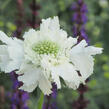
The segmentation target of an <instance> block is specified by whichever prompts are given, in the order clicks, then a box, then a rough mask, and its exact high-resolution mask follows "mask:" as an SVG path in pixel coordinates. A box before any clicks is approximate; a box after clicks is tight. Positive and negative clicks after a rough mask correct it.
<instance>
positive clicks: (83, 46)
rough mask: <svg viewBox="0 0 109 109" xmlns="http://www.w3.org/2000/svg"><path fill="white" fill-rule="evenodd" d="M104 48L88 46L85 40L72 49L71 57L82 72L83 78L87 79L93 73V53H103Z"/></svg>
mask: <svg viewBox="0 0 109 109" xmlns="http://www.w3.org/2000/svg"><path fill="white" fill-rule="evenodd" d="M102 50H103V49H102V48H98V47H93V46H87V43H86V41H85V40H82V41H81V42H80V43H79V44H77V45H76V46H74V47H73V48H72V49H71V54H70V59H71V62H72V63H73V64H74V66H75V67H76V69H77V70H78V71H79V72H80V74H81V78H83V80H86V79H87V78H88V77H89V76H90V75H91V74H92V73H93V66H94V59H93V57H92V56H93V55H96V54H101V53H102Z"/></svg>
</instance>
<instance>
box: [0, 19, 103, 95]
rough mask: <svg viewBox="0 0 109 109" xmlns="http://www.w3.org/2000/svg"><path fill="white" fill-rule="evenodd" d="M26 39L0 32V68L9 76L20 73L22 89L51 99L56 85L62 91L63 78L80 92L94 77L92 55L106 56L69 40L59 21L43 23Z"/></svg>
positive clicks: (84, 43)
mask: <svg viewBox="0 0 109 109" xmlns="http://www.w3.org/2000/svg"><path fill="white" fill-rule="evenodd" d="M23 38H24V41H21V40H19V39H17V38H13V39H12V38H9V37H7V36H6V35H5V34H4V33H3V32H0V40H1V41H2V42H3V43H5V44H3V45H0V49H1V53H0V58H1V60H2V61H0V67H1V69H2V70H3V71H5V72H10V71H12V70H18V71H16V73H17V74H19V77H18V80H19V81H22V82H23V86H21V87H20V89H23V90H24V91H28V92H32V91H33V90H34V89H35V88H36V87H37V86H39V88H40V89H41V90H42V92H43V93H44V94H47V95H49V94H51V93H52V90H51V89H52V83H54V82H55V83H56V85H57V88H58V89H59V88H61V83H60V77H61V78H63V80H64V81H65V83H66V85H67V86H68V87H69V88H73V89H77V88H78V87H79V84H80V83H85V80H86V78H88V77H89V76H90V75H91V74H92V73H93V65H94V62H93V61H94V59H93V57H92V55H96V54H100V53H102V48H97V47H93V46H88V45H87V43H86V41H85V40H82V41H81V42H80V43H78V44H77V38H72V37H68V35H67V33H66V32H65V31H64V30H62V29H60V25H59V20H58V17H54V18H53V19H51V18H48V19H46V20H44V19H43V20H42V24H41V25H40V30H38V31H35V30H33V29H30V30H29V31H28V32H26V33H25V34H24V36H23ZM76 44H77V45H76ZM1 54H2V56H5V57H6V60H5V61H4V60H3V57H2V56H1ZM1 64H2V65H1ZM10 65H11V66H10ZM78 72H79V73H78Z"/></svg>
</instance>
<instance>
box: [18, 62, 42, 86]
mask: <svg viewBox="0 0 109 109" xmlns="http://www.w3.org/2000/svg"><path fill="white" fill-rule="evenodd" d="M16 73H17V74H22V75H21V76H19V77H18V80H19V81H22V82H23V83H24V84H25V85H26V86H27V85H31V84H34V83H36V82H38V81H39V79H40V73H41V70H40V69H39V68H37V67H36V66H34V65H33V64H32V63H30V64H29V63H26V62H24V63H23V64H22V65H21V67H20V70H19V71H17V72H16Z"/></svg>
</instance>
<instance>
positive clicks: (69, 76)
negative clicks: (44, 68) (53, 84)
mask: <svg viewBox="0 0 109 109" xmlns="http://www.w3.org/2000/svg"><path fill="white" fill-rule="evenodd" d="M52 72H53V73H56V75H59V76H60V77H62V78H63V80H64V81H65V82H66V83H67V85H68V86H69V87H71V86H70V85H69V84H68V83H72V84H74V87H72V88H73V89H75V88H78V86H79V83H80V82H81V79H80V77H79V75H78V73H77V72H76V70H75V68H74V66H73V65H72V64H70V63H68V62H65V63H63V64H61V65H57V66H55V67H53V68H52Z"/></svg>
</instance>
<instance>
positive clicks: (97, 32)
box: [0, 0, 109, 109]
mask: <svg viewBox="0 0 109 109" xmlns="http://www.w3.org/2000/svg"><path fill="white" fill-rule="evenodd" d="M23 1H24V11H25V16H24V17H25V18H24V23H26V21H27V20H28V19H30V18H31V11H30V8H29V4H30V3H31V0H23ZM74 1H76V0H37V3H38V4H39V5H40V6H41V8H40V10H39V15H38V16H39V18H40V19H42V18H47V17H52V16H57V15H58V16H59V18H60V24H61V27H62V28H64V29H65V30H66V31H68V33H69V35H73V33H72V30H71V29H72V27H73V23H72V21H71V18H72V14H73V11H72V10H71V9H70V7H71V5H72V3H73V2H74ZM84 1H85V2H86V4H87V6H88V14H87V16H88V22H87V24H86V30H87V34H88V38H89V40H90V44H91V45H95V46H97V47H103V48H104V52H103V54H102V55H99V56H98V55H97V56H96V57H95V58H96V60H95V66H94V74H93V75H92V76H91V77H90V81H89V82H88V84H87V85H88V86H89V90H88V92H87V93H86V94H85V97H86V98H87V99H88V100H90V104H89V105H88V107H87V109H109V0H84ZM16 13H17V4H16V0H0V30H3V31H4V32H6V33H7V34H8V35H9V36H11V35H12V34H13V32H14V31H15V30H16V25H15V20H16V19H17V18H16ZM28 28H29V27H25V29H24V30H28ZM24 30H23V33H24ZM0 85H2V86H4V88H5V91H6V93H7V92H10V91H12V89H11V87H12V82H11V79H10V76H9V75H7V74H6V75H3V74H2V73H0ZM37 90H39V89H37ZM39 94H40V93H37V91H36V90H35V91H34V92H33V93H32V94H30V100H29V101H28V104H29V107H30V109H37V101H38V98H39ZM77 97H78V92H77V91H73V90H71V89H68V88H63V89H62V90H59V91H58V97H57V103H58V109H73V107H72V106H71V103H72V102H73V100H76V99H77ZM9 105H10V101H9V100H7V101H6V104H5V107H6V109H8V107H9Z"/></svg>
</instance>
